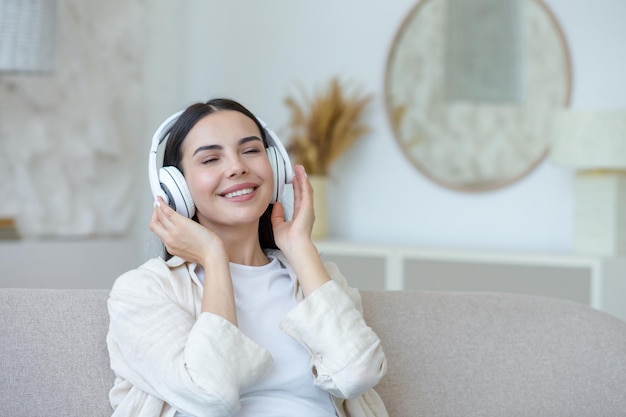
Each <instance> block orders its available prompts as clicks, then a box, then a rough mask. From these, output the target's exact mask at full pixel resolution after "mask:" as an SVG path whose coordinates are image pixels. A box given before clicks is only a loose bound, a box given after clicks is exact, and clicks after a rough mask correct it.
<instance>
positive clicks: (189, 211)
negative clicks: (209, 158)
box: [159, 166, 196, 218]
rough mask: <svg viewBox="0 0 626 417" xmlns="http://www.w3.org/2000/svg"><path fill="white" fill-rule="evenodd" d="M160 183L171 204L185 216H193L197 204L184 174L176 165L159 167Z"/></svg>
mask: <svg viewBox="0 0 626 417" xmlns="http://www.w3.org/2000/svg"><path fill="white" fill-rule="evenodd" d="M159 183H160V184H161V188H162V189H163V192H165V194H166V195H167V198H168V199H169V201H168V204H169V206H170V207H171V208H173V209H174V210H176V211H177V212H179V213H180V214H182V215H183V216H185V217H189V218H192V217H193V215H194V214H195V213H196V205H195V203H194V202H193V199H192V198H191V192H190V191H189V187H188V186H187V182H186V181H185V177H184V176H183V174H182V173H181V172H180V171H179V170H178V169H177V168H176V167H173V166H166V167H163V168H161V169H159Z"/></svg>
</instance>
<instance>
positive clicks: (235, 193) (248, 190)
mask: <svg viewBox="0 0 626 417" xmlns="http://www.w3.org/2000/svg"><path fill="white" fill-rule="evenodd" d="M253 191H254V188H244V189H243V190H237V191H233V192H232V193H227V194H224V195H223V197H225V198H233V197H239V196H240V195H246V194H250V193H251V192H253Z"/></svg>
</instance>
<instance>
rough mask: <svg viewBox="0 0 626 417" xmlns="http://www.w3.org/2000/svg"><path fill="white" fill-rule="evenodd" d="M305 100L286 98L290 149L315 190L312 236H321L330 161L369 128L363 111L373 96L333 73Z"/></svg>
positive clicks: (324, 225)
mask: <svg viewBox="0 0 626 417" xmlns="http://www.w3.org/2000/svg"><path fill="white" fill-rule="evenodd" d="M302 96H303V97H302V100H298V99H297V98H295V97H293V96H287V97H286V98H285V104H286V105H287V107H288V109H289V112H290V123H289V128H290V134H289V136H288V140H289V141H288V143H289V145H288V147H287V149H288V151H289V153H290V155H291V157H292V158H293V160H294V162H295V163H297V164H302V165H303V166H304V168H305V170H306V172H307V174H308V176H309V179H310V181H311V184H312V185H313V188H314V191H315V216H316V221H315V226H314V230H313V237H314V238H316V239H320V238H323V237H325V236H326V234H327V231H328V217H327V209H326V183H327V178H328V174H329V171H330V167H331V165H332V164H333V163H334V162H335V161H336V160H337V159H338V158H339V157H340V156H341V155H343V154H344V153H345V152H346V151H347V150H348V149H349V148H350V147H351V146H352V145H353V144H354V143H355V142H356V141H357V140H358V139H359V138H361V137H362V136H363V135H365V134H366V133H368V132H369V131H370V128H369V126H368V124H367V123H366V122H365V121H364V120H363V115H364V112H365V109H366V108H367V106H368V104H369V103H370V102H371V100H372V96H371V95H370V94H363V93H362V91H361V89H359V88H356V87H354V86H348V85H346V82H343V81H342V80H341V79H339V77H333V78H331V79H330V81H329V82H328V84H327V85H326V86H325V88H324V89H323V90H322V91H321V92H317V93H316V94H314V96H313V97H308V96H307V95H306V94H302Z"/></svg>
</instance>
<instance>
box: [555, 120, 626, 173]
mask: <svg viewBox="0 0 626 417" xmlns="http://www.w3.org/2000/svg"><path fill="white" fill-rule="evenodd" d="M551 159H552V160H553V161H554V162H555V163H556V164H558V165H562V166H566V167H571V168H574V169H576V170H626V112H625V111H617V110H604V111H588V110H561V111H558V112H557V113H556V115H555V121H554V135H553V144H552V150H551Z"/></svg>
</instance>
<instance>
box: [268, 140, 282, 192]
mask: <svg viewBox="0 0 626 417" xmlns="http://www.w3.org/2000/svg"><path fill="white" fill-rule="evenodd" d="M266 151H267V157H268V158H269V160H270V165H271V166H272V172H273V173H274V193H273V194H272V203H276V202H277V201H280V199H281V197H282V195H283V189H284V188H285V182H286V177H287V173H286V171H285V160H284V159H283V157H282V155H281V154H280V152H279V151H278V150H277V149H276V147H274V146H270V147H268V148H267V149H266Z"/></svg>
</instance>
